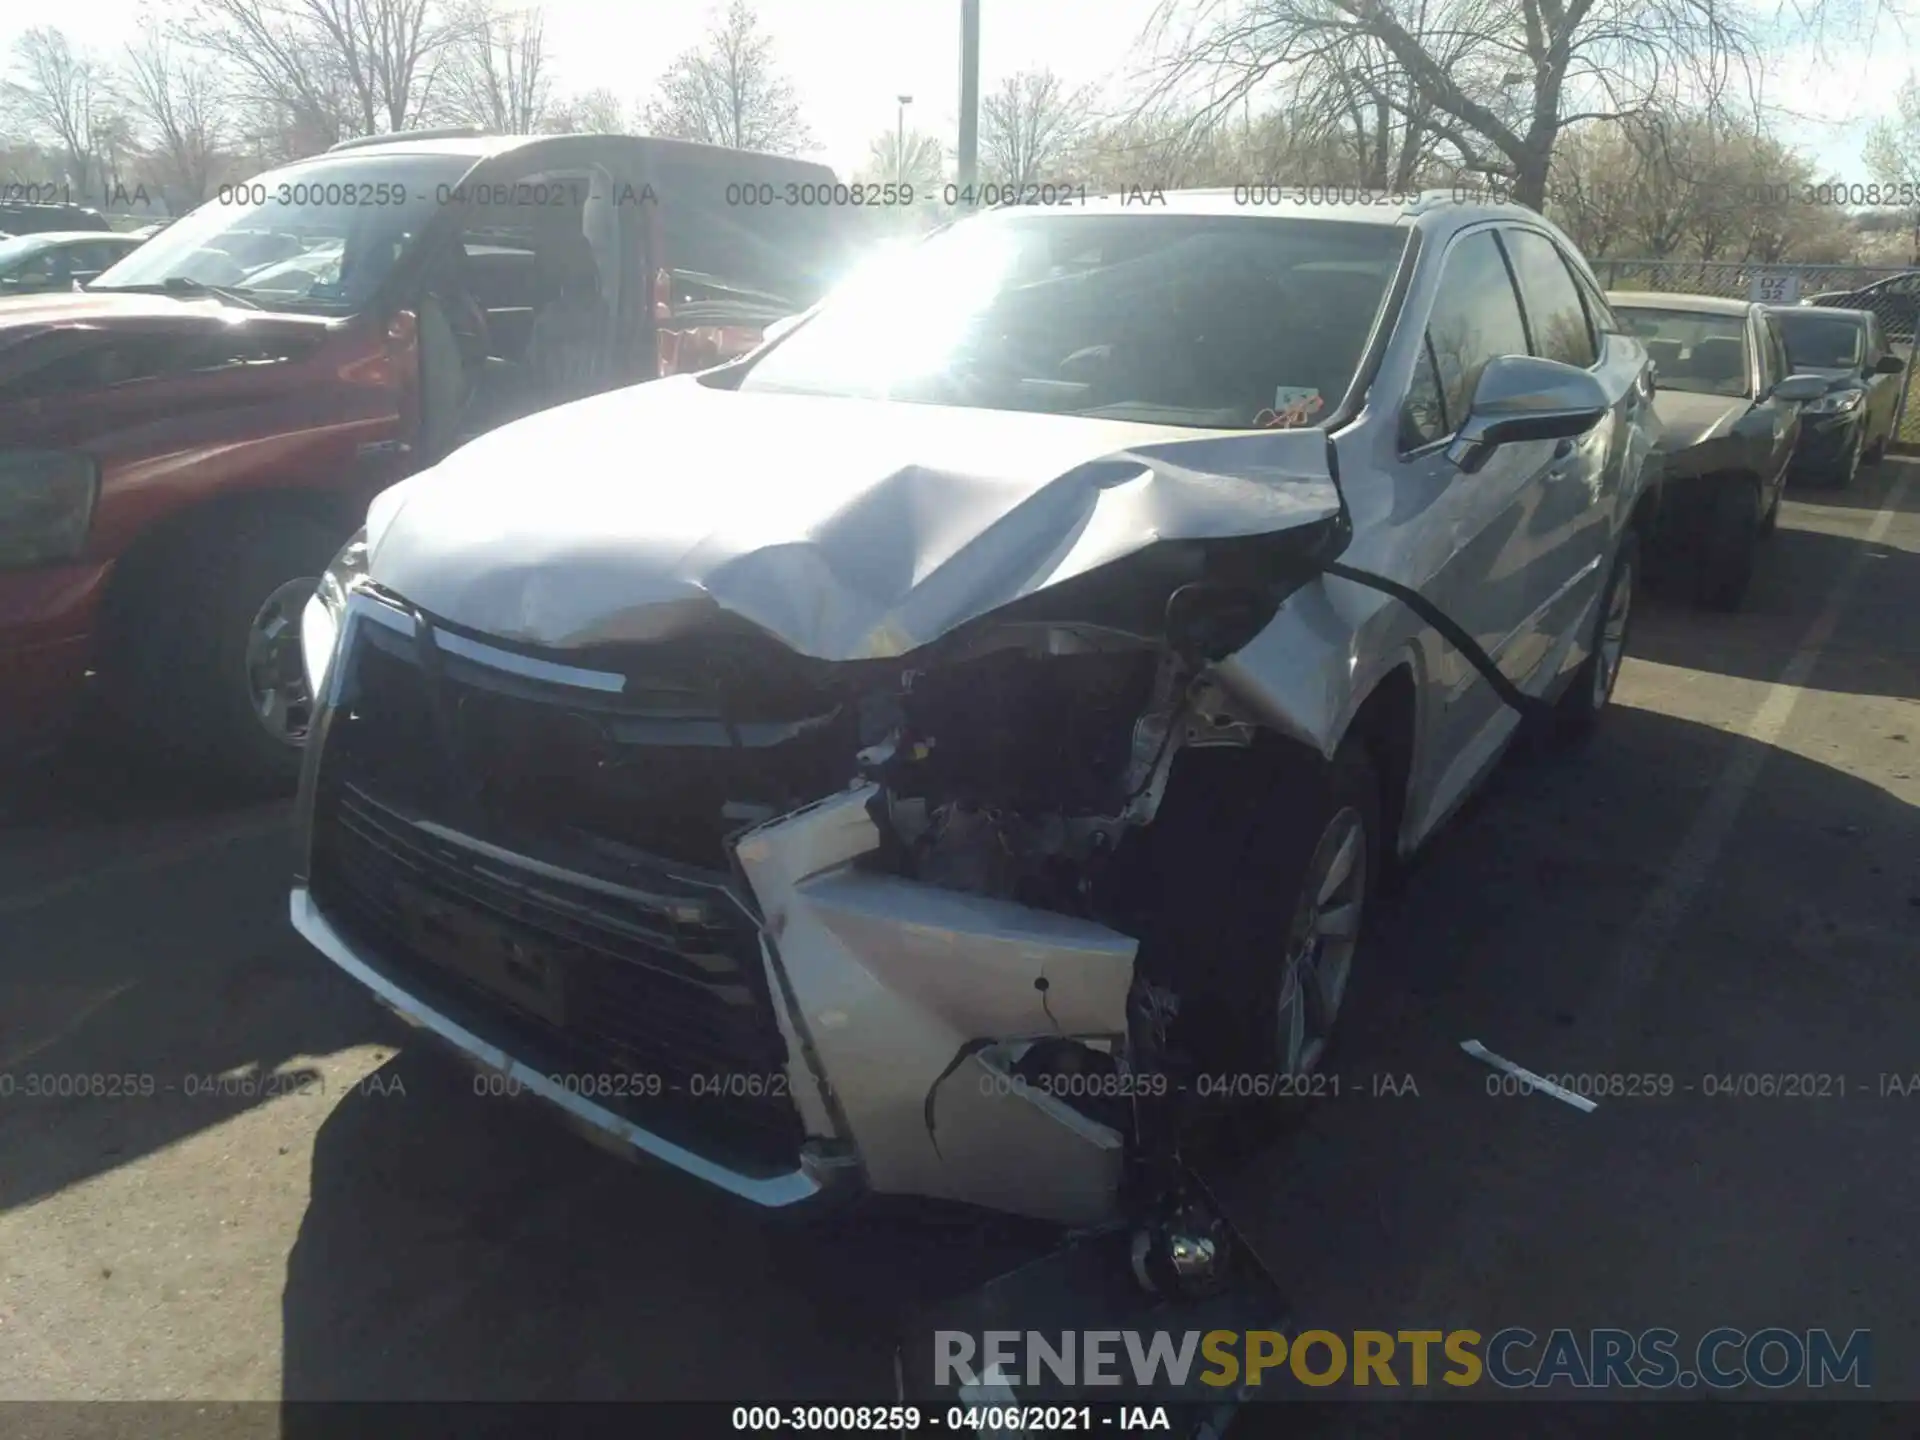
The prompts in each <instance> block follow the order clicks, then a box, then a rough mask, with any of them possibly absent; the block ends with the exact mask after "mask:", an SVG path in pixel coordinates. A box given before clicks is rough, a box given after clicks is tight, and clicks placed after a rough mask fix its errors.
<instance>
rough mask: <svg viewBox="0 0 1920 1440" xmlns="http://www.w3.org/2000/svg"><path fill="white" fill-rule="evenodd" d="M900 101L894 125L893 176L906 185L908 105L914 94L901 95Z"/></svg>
mask: <svg viewBox="0 0 1920 1440" xmlns="http://www.w3.org/2000/svg"><path fill="white" fill-rule="evenodd" d="M895 98H896V99H897V100H899V102H900V108H899V110H898V111H897V112H896V119H895V120H894V127H893V178H894V181H895V182H896V183H898V184H902V185H904V184H905V183H906V180H907V106H909V105H911V104H912V103H913V96H911V95H899V96H896V97H895Z"/></svg>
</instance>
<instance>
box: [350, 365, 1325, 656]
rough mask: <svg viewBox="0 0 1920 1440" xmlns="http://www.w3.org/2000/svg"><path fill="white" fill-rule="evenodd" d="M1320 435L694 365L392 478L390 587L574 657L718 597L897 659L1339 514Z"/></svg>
mask: <svg viewBox="0 0 1920 1440" xmlns="http://www.w3.org/2000/svg"><path fill="white" fill-rule="evenodd" d="M1328 466H1329V456H1328V442H1327V438H1326V436H1325V434H1324V433H1323V432H1321V431H1318V430H1296V431H1281V430H1271V431H1256V432H1222V431H1205V430H1179V429H1170V428H1168V427H1166V426H1159V425H1142V424H1137V423H1132V422H1123V421H1109V420H1096V419H1083V418H1078V417H1066V416H1052V415H1036V414H1018V413H1010V412H1005V411H989V410H971V409H959V408H950V407H942V406H931V405H909V404H894V403H887V402H877V401H864V400H843V399H829V398H821V397H815V396H802V395H785V394H764V393H745V394H742V393H736V392H732V391H726V390H720V389H715V388H712V387H709V386H706V385H703V384H701V383H700V382H699V381H698V380H696V379H694V378H693V377H691V376H683V377H678V378H675V379H670V380H659V381H654V382H651V383H648V384H643V385H637V386H634V387H631V388H629V389H626V390H618V391H612V392H609V393H607V394H604V395H598V396H594V397H592V398H590V399H587V400H583V401H579V402H576V403H574V404H571V405H565V406H561V407H559V408H557V409H553V410H548V411H544V412H542V413H540V414H537V415H534V416H530V417H528V418H527V419H525V420H521V421H519V422H517V423H515V424H512V425H508V426H506V427H504V428H502V429H500V430H497V431H494V432H493V433H491V434H489V435H486V436H483V437H481V438H480V439H478V440H476V441H474V442H473V443H471V444H469V445H467V446H465V447H463V448H462V449H460V450H458V451H456V452H455V453H454V454H452V455H450V456H449V457H447V459H445V460H444V461H442V462H441V463H440V464H439V465H437V466H435V467H434V468H433V469H431V470H429V471H425V472H422V473H421V474H419V475H416V476H414V477H412V478H411V479H409V480H406V481H403V482H401V483H400V484H399V485H396V486H394V487H393V488H392V489H390V490H388V491H386V492H385V493H383V494H382V495H380V496H379V497H378V498H377V499H376V500H375V501H374V503H373V506H372V507H371V509H370V511H369V513H368V524H367V538H368V551H369V554H368V561H369V573H370V576H371V578H372V579H373V580H374V581H375V582H376V583H378V584H380V585H382V586H384V587H386V588H388V589H390V590H392V591H394V592H396V593H398V594H400V595H402V596H404V597H406V598H407V599H408V600H410V601H411V602H413V603H414V604H416V605H418V606H420V607H421V608H422V609H423V610H425V611H426V612H427V613H428V614H430V615H435V616H438V617H439V618H441V619H443V620H447V621H450V622H452V623H454V624H457V625H462V626H466V627H468V628H471V629H474V630H478V631H480V632H482V633H486V634H490V635H494V636H498V637H500V638H502V639H508V640H514V641H520V642H523V643H527V644H532V645H539V646H547V647H554V648H576V647H580V646H586V645H593V644H600V643H606V642H617V641H647V640H658V639H664V638H667V637H668V636H670V635H673V634H677V633H681V632H683V631H685V630H688V629H690V628H693V627H694V626H696V625H698V624H700V623H702V622H703V620H705V619H708V618H710V617H711V615H712V612H713V611H714V610H715V609H716V608H717V609H719V610H723V611H727V612H730V613H732V614H734V615H737V616H739V617H741V618H743V619H745V620H747V621H750V622H751V623H753V624H754V625H757V626H759V627H760V628H761V629H763V630H765V631H767V632H769V633H770V634H772V635H774V636H776V637H777V638H778V639H780V640H781V641H783V642H784V643H785V644H787V645H788V646H790V647H791V648H792V649H794V650H796V651H798V652H799V653H801V654H804V655H810V656H814V657H816V658H819V659H823V660H860V659H876V658H881V657H885V656H891V655H899V654H903V653H905V652H906V651H909V650H912V649H915V648H917V647H918V646H920V645H924V644H926V643H928V642H929V641H932V640H935V639H938V638H939V637H940V636H941V635H944V634H946V633H947V632H948V631H950V630H952V629H954V628H955V627H956V626H958V625H961V624H963V623H964V622H966V621H968V620H971V619H973V618H975V617H977V616H980V615H984V614H987V613H989V612H991V611H993V610H997V609H999V608H1000V607H1002V606H1004V605H1007V604H1009V603H1011V602H1013V601H1015V600H1017V599H1019V598H1021V597H1022V596H1024V595H1028V594H1031V593H1033V592H1034V591H1037V590H1041V589H1044V588H1046V587H1047V586H1050V585H1055V584H1058V583H1059V582H1061V581H1063V580H1067V579H1069V578H1071V577H1073V576H1075V575H1079V574H1083V573H1085V572H1086V571H1089V570H1091V569H1094V568H1095V567H1097V566H1100V565H1104V564H1106V563H1107V562H1109V561H1112V560H1117V559H1119V558H1120V557H1122V556H1125V555H1128V554H1131V553H1132V552H1134V551H1137V550H1140V549H1142V548H1144V547H1146V546H1148V545H1150V544H1152V543H1153V542H1155V541H1157V540H1171V539H1193V540H1204V539H1224V538H1228V537H1232V536H1242V535H1258V534H1266V533H1270V532H1273V531H1277V530H1285V529H1290V528H1294V527H1297V526H1302V525H1310V524H1313V523H1314V522H1317V521H1322V520H1326V519H1328V518H1330V517H1332V516H1333V515H1335V514H1337V513H1338V511H1339V505H1340V501H1339V495H1338V492H1337V490H1336V489H1335V487H1334V484H1333V479H1332V476H1331V474H1330V473H1329V469H1328Z"/></svg>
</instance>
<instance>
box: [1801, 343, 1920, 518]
mask: <svg viewBox="0 0 1920 1440" xmlns="http://www.w3.org/2000/svg"><path fill="white" fill-rule="evenodd" d="M1767 313H1768V314H1769V315H1771V316H1772V317H1773V319H1774V323H1775V324H1777V325H1779V327H1780V335H1781V338H1782V339H1783V340H1785V341H1786V345H1787V364H1788V366H1789V367H1790V368H1791V369H1792V370H1793V371H1794V372H1795V373H1796V374H1806V375H1818V376H1819V377H1820V378H1821V379H1822V380H1824V381H1826V382H1827V393H1826V394H1824V395H1822V396H1821V397H1820V398H1819V399H1817V400H1815V401H1813V402H1811V403H1810V404H1808V405H1807V406H1806V408H1805V409H1804V410H1803V411H1802V412H1801V425H1800V443H1799V444H1798V445H1796V446H1795V447H1794V451H1793V460H1792V463H1791V464H1790V465H1789V466H1788V467H1787V478H1788V479H1790V480H1796V481H1798V480H1804V481H1808V482H1810V483H1812V484H1815V485H1820V486H1825V487H1830V488H1832V489H1836V490H1844V489H1846V488H1847V487H1848V486H1849V485H1851V484H1853V481H1854V477H1855V476H1856V475H1858V474H1859V473H1860V467H1861V465H1862V464H1867V465H1872V464H1875V463H1876V462H1878V461H1879V460H1880V458H1881V457H1882V456H1884V455H1885V454H1886V453H1887V446H1888V444H1889V443H1890V442H1891V441H1892V439H1893V429H1894V424H1895V422H1896V421H1898V420H1899V418H1900V392H1901V390H1902V389H1904V388H1905V386H1906V381H1905V380H1904V379H1903V378H1902V377H1903V376H1904V374H1905V372H1906V368H1907V362H1906V361H1905V360H1903V359H1901V358H1900V357H1899V356H1898V355H1896V354H1894V353H1893V347H1892V345H1891V344H1890V343H1889V342H1888V340H1887V332H1886V330H1885V329H1884V328H1883V327H1882V326H1881V324H1880V317H1879V316H1878V315H1876V314H1874V313H1873V312H1872V311H1871V310H1834V309H1824V310H1816V309H1812V308H1809V307H1805V306H1799V305H1793V306H1787V305H1780V306H1770V307H1768V310H1767Z"/></svg>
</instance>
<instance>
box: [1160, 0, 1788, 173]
mask: <svg viewBox="0 0 1920 1440" xmlns="http://www.w3.org/2000/svg"><path fill="white" fill-rule="evenodd" d="M1187 13H1188V7H1187V5H1185V4H1183V3H1182V0H1161V7H1160V9H1159V11H1158V12H1157V15H1156V19H1155V22H1154V25H1153V27H1152V29H1151V33H1152V35H1153V36H1154V38H1155V42H1156V44H1157V46H1158V48H1159V55H1158V58H1157V60H1156V62H1155V64H1154V65H1153V66H1152V67H1151V73H1152V79H1153V83H1152V86H1151V88H1150V90H1149V92H1148V96H1147V100H1148V102H1149V103H1151V102H1153V101H1156V100H1160V99H1164V98H1165V97H1167V96H1168V95H1170V94H1175V93H1183V92H1186V91H1191V90H1194V89H1196V88H1197V89H1198V90H1199V92H1200V93H1201V94H1202V96H1203V103H1204V105H1205V106H1206V107H1207V108H1208V109H1209V110H1213V111H1222V110H1224V111H1227V112H1229V113H1230V112H1231V111H1232V109H1234V108H1235V107H1237V106H1239V105H1242V104H1244V103H1245V101H1246V100H1247V98H1248V97H1249V96H1251V95H1253V94H1255V93H1256V92H1264V91H1266V90H1268V89H1270V88H1272V87H1275V86H1282V87H1284V86H1286V85H1288V84H1293V85H1295V86H1298V85H1301V84H1310V85H1311V86H1312V93H1315V94H1317V95H1320V96H1322V97H1323V98H1324V97H1326V96H1330V95H1332V94H1335V93H1338V92H1339V91H1340V89H1341V87H1345V88H1347V89H1350V90H1351V92H1352V96H1353V101H1354V102H1356V103H1355V104H1349V106H1348V109H1349V111H1350V112H1351V115H1352V118H1351V119H1350V120H1349V121H1348V122H1346V123H1348V124H1349V125H1350V126H1355V127H1357V124H1358V121H1359V118H1360V117H1361V116H1363V115H1369V114H1370V115H1372V116H1373V117H1374V122H1375V123H1374V133H1375V135H1376V136H1378V135H1379V133H1380V131H1379V127H1378V123H1377V117H1378V114H1379V111H1380V109H1381V108H1383V107H1384V109H1385V110H1386V111H1388V112H1391V114H1392V115H1394V116H1397V117H1398V121H1397V123H1398V124H1399V126H1400V127H1401V128H1402V130H1403V131H1404V132H1407V133H1406V135H1403V137H1402V139H1401V141H1400V143H1399V144H1397V145H1393V144H1389V145H1387V146H1382V145H1380V144H1378V143H1375V144H1374V145H1373V146H1372V147H1371V150H1370V152H1369V154H1370V158H1371V159H1372V160H1373V161H1374V163H1375V173H1376V174H1377V173H1379V170H1378V161H1379V159H1380V157H1381V156H1382V154H1383V153H1385V154H1389V155H1392V154H1398V155H1405V154H1406V153H1407V151H1408V136H1411V137H1412V147H1413V149H1414V151H1415V152H1416V153H1417V152H1418V150H1419V149H1420V148H1421V147H1422V146H1425V145H1426V144H1427V143H1428V142H1429V140H1431V141H1434V142H1442V143H1444V145H1445V146H1446V147H1447V149H1448V150H1449V151H1450V152H1451V157H1452V159H1453V161H1454V163H1455V164H1456V165H1457V167H1458V168H1459V169H1460V170H1462V171H1465V172H1467V173H1470V174H1481V175H1488V176H1499V177H1503V178H1504V179H1505V180H1506V181H1507V183H1508V184H1509V186H1510V188H1511V191H1512V194H1513V196H1514V198H1515V199H1517V200H1519V201H1521V202H1522V203H1523V204H1527V205H1532V206H1534V207H1536V208H1538V207H1539V206H1540V205H1542V204H1543V203H1544V202H1545V199H1546V192H1547V179H1548V172H1549V168H1550V166H1551V162H1552V159H1553V151H1554V146H1555V144H1556V143H1557V141H1558V140H1559V137H1560V135H1561V133H1562V132H1563V131H1564V130H1566V129H1567V128H1568V127H1569V126H1572V125H1577V124H1579V123H1580V122H1582V121H1584V120H1589V119H1606V120H1620V119H1624V118H1627V117H1630V116H1636V115H1641V114H1645V113H1647V112H1649V111H1652V110H1656V109H1659V108H1661V107H1662V106H1664V105H1669V104H1671V103H1673V102H1674V101H1675V100H1676V98H1678V97H1681V96H1684V97H1686V98H1688V99H1690V100H1692V101H1694V102H1695V103H1698V104H1702V105H1704V106H1705V107H1706V108H1708V109H1714V110H1718V109H1723V108H1727V107H1728V106H1730V105H1731V104H1733V103H1735V102H1736V101H1737V100H1739V99H1740V98H1741V96H1742V94H1743V86H1742V83H1740V82H1744V95H1745V96H1747V97H1750V96H1751V95H1752V94H1754V93H1756V92H1755V87H1756V86H1757V83H1758V63H1757V62H1758V57H1759V54H1760V43H1759V40H1758V39H1757V37H1756V35H1755V34H1754V32H1753V31H1752V30H1750V29H1749V28H1748V27H1747V25H1746V23H1745V21H1744V18H1743V16H1744V13H1745V12H1743V11H1741V10H1739V9H1737V8H1736V7H1732V6H1723V5H1721V4H1719V3H1718V0H1194V9H1193V18H1192V20H1191V23H1190V24H1188V25H1187V26H1186V28H1185V33H1184V34H1183V35H1178V34H1176V31H1177V30H1178V29H1179V27H1180V23H1181V19H1182V17H1183V16H1184V15H1186V14H1187ZM1356 104H1357V108H1356ZM1388 139H1389V141H1391V139H1392V136H1391V134H1389V135H1388Z"/></svg>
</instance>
